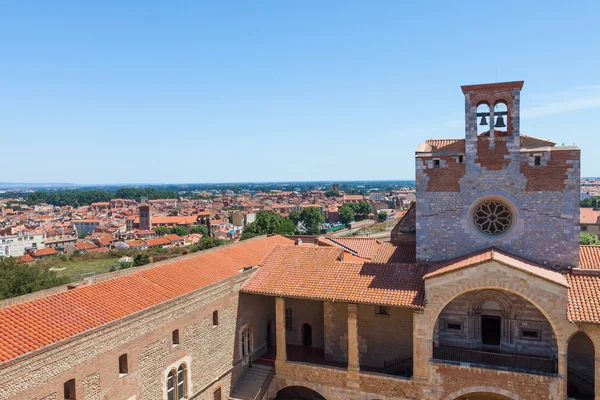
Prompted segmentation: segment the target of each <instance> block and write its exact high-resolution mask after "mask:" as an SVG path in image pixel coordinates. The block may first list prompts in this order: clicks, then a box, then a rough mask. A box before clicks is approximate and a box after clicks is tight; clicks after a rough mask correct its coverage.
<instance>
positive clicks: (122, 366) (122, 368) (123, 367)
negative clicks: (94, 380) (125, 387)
mask: <svg viewBox="0 0 600 400" xmlns="http://www.w3.org/2000/svg"><path fill="white" fill-rule="evenodd" d="M128 369H129V368H128V365H127V354H122V355H121V356H119V375H120V376H123V375H127V372H128Z"/></svg>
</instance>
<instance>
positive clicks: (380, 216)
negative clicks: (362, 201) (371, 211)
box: [377, 211, 387, 222]
mask: <svg viewBox="0 0 600 400" xmlns="http://www.w3.org/2000/svg"><path fill="white" fill-rule="evenodd" d="M377 219H378V220H379V221H380V222H383V221H385V220H387V213H386V212H385V211H379V212H378V213H377Z"/></svg>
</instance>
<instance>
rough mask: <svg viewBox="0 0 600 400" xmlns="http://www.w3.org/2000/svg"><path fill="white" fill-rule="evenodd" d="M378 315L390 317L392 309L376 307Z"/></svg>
mask: <svg viewBox="0 0 600 400" xmlns="http://www.w3.org/2000/svg"><path fill="white" fill-rule="evenodd" d="M375 314H376V315H390V308H389V307H386V306H375Z"/></svg>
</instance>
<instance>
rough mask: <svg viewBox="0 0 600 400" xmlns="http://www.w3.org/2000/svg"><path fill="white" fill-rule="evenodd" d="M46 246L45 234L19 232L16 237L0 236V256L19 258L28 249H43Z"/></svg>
mask: <svg viewBox="0 0 600 400" xmlns="http://www.w3.org/2000/svg"><path fill="white" fill-rule="evenodd" d="M45 245H46V234H45V233H36V234H30V233H27V232H19V233H17V234H16V235H6V236H0V256H1V257H19V256H22V255H23V254H25V251H26V250H28V249H35V250H39V249H43V248H44V247H46V246H45Z"/></svg>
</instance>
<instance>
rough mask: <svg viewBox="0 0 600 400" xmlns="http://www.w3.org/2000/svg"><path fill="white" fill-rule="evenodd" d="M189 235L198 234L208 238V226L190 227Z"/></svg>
mask: <svg viewBox="0 0 600 400" xmlns="http://www.w3.org/2000/svg"><path fill="white" fill-rule="evenodd" d="M190 233H200V234H202V236H208V226H206V225H192V226H191V228H190Z"/></svg>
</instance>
